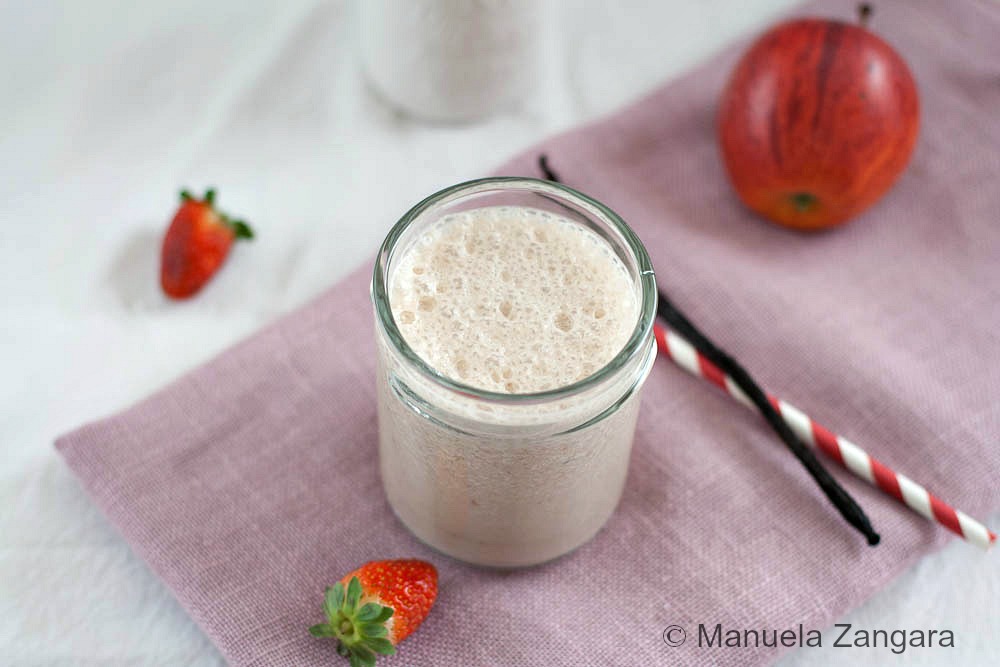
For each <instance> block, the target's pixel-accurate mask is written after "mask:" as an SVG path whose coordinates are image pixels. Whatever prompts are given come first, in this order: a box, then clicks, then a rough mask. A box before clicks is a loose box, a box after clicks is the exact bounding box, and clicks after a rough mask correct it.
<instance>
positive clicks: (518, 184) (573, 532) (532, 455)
mask: <svg viewBox="0 0 1000 667" xmlns="http://www.w3.org/2000/svg"><path fill="white" fill-rule="evenodd" d="M485 206H511V207H531V208H534V209H539V210H541V211H548V212H550V213H551V214H553V215H557V216H560V217H562V218H565V219H568V220H570V221H572V222H574V223H576V224H579V225H583V226H585V227H586V228H587V229H589V230H590V231H592V232H595V233H596V234H598V235H599V236H600V237H602V238H603V239H604V240H605V241H606V242H607V244H608V245H609V246H610V249H611V250H612V251H613V252H614V253H615V254H616V255H617V257H618V259H619V260H620V261H621V263H622V264H623V265H624V267H625V269H626V271H627V273H628V276H629V279H630V286H631V288H632V289H633V290H634V297H635V298H636V303H637V304H638V318H637V320H636V322H635V326H634V328H633V329H632V332H631V335H630V337H629V338H628V340H627V342H626V343H625V346H624V347H623V348H622V349H621V351H620V352H618V354H617V355H616V356H615V357H614V358H613V359H612V360H611V361H610V362H608V363H607V364H606V365H605V366H604V367H602V368H600V369H599V370H597V371H596V372H594V373H593V374H592V375H590V376H588V377H586V378H584V379H583V380H580V381H578V382H575V383H573V384H570V385H567V386H563V387H559V388H556V389H553V390H549V391H543V392H538V393H531V394H507V393H496V392H492V391H486V390H482V389H478V388H476V387H472V386H468V385H465V384H462V383H461V382H458V381H456V380H454V379H452V378H449V377H447V376H445V375H443V374H442V373H440V372H438V371H437V370H435V369H434V368H431V367H430V365H429V364H428V363H426V362H425V361H424V360H423V359H421V358H420V357H419V356H418V355H417V354H416V353H415V352H414V351H413V349H412V348H411V347H410V345H408V344H407V341H406V340H405V339H404V338H403V336H402V334H401V333H400V330H399V328H398V327H397V324H396V322H395V321H394V318H393V314H392V309H391V308H390V303H389V296H388V295H389V285H390V284H391V280H392V275H393V270H394V268H395V266H396V264H394V261H395V260H398V259H399V258H400V257H402V256H404V255H405V253H406V251H407V249H408V248H410V247H411V246H412V245H413V244H414V243H415V242H416V241H417V240H418V239H419V238H420V237H421V236H422V235H423V234H424V233H425V232H426V231H427V230H428V229H429V228H430V227H431V226H432V225H434V224H435V223H436V222H437V221H439V220H440V219H441V218H442V217H444V216H446V215H449V214H452V213H457V212H460V211H463V210H469V209H474V208H480V207H485ZM496 261H503V258H502V257H498V258H497V259H496ZM630 296H632V295H630ZM372 300H373V302H374V305H375V338H376V345H377V353H378V378H377V383H378V420H379V457H380V469H381V474H382V483H383V486H384V488H385V492H386V496H387V497H388V500H389V504H390V505H391V506H392V508H393V510H394V511H395V513H396V515H397V516H398V517H399V519H400V520H401V521H402V522H403V523H404V524H405V525H406V526H407V527H408V528H409V529H410V530H411V531H412V532H413V533H414V534H415V535H416V536H417V537H418V538H420V539H421V540H422V541H423V542H425V543H427V544H428V545H430V546H431V547H433V548H435V549H437V550H438V551H441V552H443V553H445V554H447V555H449V556H453V557H455V558H458V559H461V560H464V561H467V562H470V563H476V564H480V565H488V566H498V567H514V566H523V565H533V564H536V563H541V562H544V561H547V560H551V559H553V558H556V557H558V556H561V555H563V554H565V553H567V552H569V551H572V550H573V549H575V548H576V547H578V546H580V545H581V544H583V543H585V542H587V541H588V540H589V539H590V538H591V537H593V536H594V534H595V533H597V531H598V530H600V528H601V527H602V526H603V525H604V524H605V522H606V521H607V520H608V518H609V517H610V516H611V514H612V513H613V512H614V509H615V507H616V506H617V504H618V501H619V499H620V497H621V493H622V489H623V487H624V484H625V477H626V473H627V470H628V461H629V455H630V452H631V448H632V439H633V436H634V433H635V423H636V417H637V414H638V410H639V402H640V401H639V394H640V390H641V388H642V385H643V383H644V381H645V379H646V376H647V375H648V373H649V370H650V368H651V367H652V364H653V361H654V359H655V356H656V345H655V341H654V339H653V333H652V331H653V318H654V316H655V312H656V284H655V279H654V276H653V269H652V265H651V263H650V261H649V257H648V255H647V254H646V250H645V248H644V247H643V246H642V243H641V242H640V241H639V239H638V237H636V235H635V233H634V232H633V231H632V230H631V229H629V227H628V226H627V225H626V224H625V223H624V222H623V221H622V219H621V218H619V217H618V215H616V214H615V213H614V212H613V211H611V210H610V209H609V208H607V207H606V206H604V205H603V204H601V203H599V202H597V201H595V200H593V199H591V198H589V197H587V196H586V195H583V194H581V193H579V192H577V191H575V190H573V189H571V188H568V187H566V186H564V185H561V184H557V183H552V182H549V181H540V180H537V179H530V178H486V179H481V180H476V181H470V182H468V183H462V184H459V185H455V186H453V187H450V188H447V189H445V190H442V191H441V192H438V193H436V194H434V195H431V196H430V197H428V198H426V199H425V200H423V201H422V202H420V203H419V204H417V205H416V206H414V207H413V208H412V209H410V211H409V212H408V213H406V215H404V216H403V217H402V219H401V220H400V221H399V222H398V223H397V224H396V225H395V226H394V227H393V228H392V230H391V231H390V232H389V235H388V236H387V237H386V239H385V242H384V243H383V245H382V248H381V250H380V251H379V255H378V257H377V260H376V264H375V272H374V276H373V280H372Z"/></svg>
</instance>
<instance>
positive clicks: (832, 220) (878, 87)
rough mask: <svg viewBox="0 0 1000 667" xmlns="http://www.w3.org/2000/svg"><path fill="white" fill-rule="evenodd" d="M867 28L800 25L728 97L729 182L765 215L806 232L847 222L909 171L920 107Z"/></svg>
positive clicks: (766, 41) (764, 51)
mask: <svg viewBox="0 0 1000 667" xmlns="http://www.w3.org/2000/svg"><path fill="white" fill-rule="evenodd" d="M869 11H870V10H869V9H868V8H867V6H864V5H863V6H862V8H861V16H862V25H851V24H848V23H843V22H841V21H832V20H824V19H798V20H793V21H788V22H786V23H782V24H780V25H777V26H775V27H774V28H772V29H771V30H769V31H768V32H766V33H765V34H764V35H763V36H762V37H760V39H758V40H757V41H756V42H755V43H754V44H753V46H751V47H750V50H749V51H747V52H746V54H745V55H744V56H743V58H742V60H740V62H739V64H738V65H737V66H736V69H735V70H734V71H733V73H732V76H731V78H730V79H729V84H728V85H727V87H726V90H725V92H724V93H723V95H722V103H721V105H720V108H719V117H718V123H719V124H718V133H719V143H720V145H721V148H722V156H723V158H724V160H725V163H726V170H727V171H728V172H729V178H730V180H731V181H732V183H733V186H734V187H735V188H736V192H737V193H738V194H739V196H740V198H741V199H742V200H743V202H744V203H745V204H746V205H747V206H748V207H749V208H750V209H752V210H754V211H756V212H757V213H759V214H760V215H762V216H764V217H765V218H768V219H770V220H773V221H775V222H777V223H780V224H782V225H787V226H789V227H795V228H798V229H821V228H824V227H831V226H833V225H838V224H841V223H843V222H845V221H847V220H850V219H851V218H852V217H854V216H855V215H857V214H858V213H860V212H861V211H863V210H865V209H866V208H868V207H869V206H871V205H872V204H874V203H875V201H877V200H878V199H879V197H881V196H882V195H883V194H884V193H885V192H886V191H887V190H888V189H889V188H890V187H891V186H892V184H893V183H894V182H895V181H896V178H897V177H898V176H899V174H900V173H901V172H902V171H903V169H904V168H905V167H906V164H907V163H908V162H909V160H910V154H911V153H912V152H913V146H914V144H915V143H916V140H917V128H918V126H919V124H920V105H919V101H918V99H917V87H916V85H915V84H914V82H913V76H912V75H911V74H910V70H909V68H908V67H907V66H906V63H905V62H903V59H902V58H901V57H900V56H899V54H897V53H896V52H895V51H894V50H893V49H892V47H890V46H889V45H888V44H886V43H885V42H884V41H882V40H881V39H880V38H879V37H877V36H876V35H874V34H873V33H871V32H869V31H868V30H867V29H865V28H864V27H863V23H864V20H865V19H866V18H867V16H868V13H869Z"/></svg>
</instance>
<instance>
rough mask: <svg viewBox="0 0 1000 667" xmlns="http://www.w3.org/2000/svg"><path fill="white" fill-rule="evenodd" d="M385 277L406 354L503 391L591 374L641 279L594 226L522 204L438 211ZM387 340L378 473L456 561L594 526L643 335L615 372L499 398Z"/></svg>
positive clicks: (633, 399)
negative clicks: (408, 360) (406, 364)
mask: <svg viewBox="0 0 1000 667" xmlns="http://www.w3.org/2000/svg"><path fill="white" fill-rule="evenodd" d="M387 278H388V280H387V293H388V302H389V305H390V307H391V312H392V317H393V319H394V320H395V323H396V326H397V327H398V330H399V332H400V334H401V335H402V337H403V338H404V339H405V341H406V343H407V344H408V345H409V346H410V347H411V348H412V350H413V352H415V353H416V355H418V356H419V357H420V358H421V359H422V360H424V362H425V363H426V364H427V365H428V366H430V368H432V369H434V370H435V371H437V372H438V373H440V374H442V375H443V376H445V377H446V378H448V379H449V380H451V381H454V382H456V383H459V384H461V385H463V386H467V387H470V388H472V389H475V390H483V391H486V392H494V393H495V394H503V395H511V396H512V397H513V398H517V396H516V395H522V394H531V393H537V392H551V391H553V390H558V389H559V388H563V387H567V386H569V385H574V383H579V382H581V381H583V380H585V379H587V378H590V377H592V376H593V375H594V374H595V373H596V372H598V371H600V370H601V369H602V368H603V367H605V366H606V365H607V364H608V363H609V362H611V361H612V359H614V358H615V357H616V355H618V354H619V353H620V352H621V351H622V350H623V348H624V347H625V346H626V344H627V342H628V341H629V339H630V337H631V336H632V335H633V333H634V332H635V330H636V328H637V321H638V320H639V317H640V309H641V298H642V290H641V289H640V288H639V287H637V281H636V279H635V276H634V275H633V274H632V273H630V270H629V269H628V268H627V267H626V265H625V264H624V263H623V261H622V260H621V259H620V258H619V257H618V256H617V255H616V253H615V250H614V249H613V248H612V247H611V245H610V244H609V243H608V242H607V241H606V240H605V239H604V238H602V237H601V236H600V235H598V234H597V233H595V232H594V231H592V230H591V229H589V228H588V227H586V226H585V225H582V224H580V222H579V221H573V220H569V219H567V218H565V217H562V216H561V215H559V214H558V213H555V212H552V211H545V210H539V209H536V208H533V207H527V206H488V207H481V208H473V209H468V210H463V211H460V212H455V213H449V214H447V215H444V216H443V217H441V218H440V219H438V220H436V221H435V222H434V223H433V224H432V225H429V226H427V227H426V228H425V229H424V230H423V231H422V232H421V233H420V234H419V235H418V236H417V237H416V238H415V239H413V240H412V241H411V242H410V243H409V245H408V247H407V248H403V249H402V250H401V254H400V255H399V256H398V257H396V258H395V259H394V260H393V262H392V269H391V271H389V272H388V276H387ZM650 343H651V341H650ZM390 348H391V345H388V344H386V343H385V341H384V340H383V344H382V345H380V364H381V368H380V374H379V377H380V381H379V433H380V438H379V441H380V458H381V473H382V478H383V484H384V486H385V490H386V494H387V496H388V499H389V502H390V504H391V506H392V507H393V509H394V510H395V512H396V514H397V515H398V516H399V518H400V519H401V520H402V521H403V522H404V523H405V524H406V525H407V526H408V527H409V528H410V530H411V531H412V532H413V533H414V534H416V535H417V537H419V538H420V539H422V540H423V541H424V542H426V543H427V544H429V545H431V546H432V547H435V548H436V549H438V550H440V551H442V552H444V553H446V554H449V555H452V556H455V557H457V558H460V559H463V560H466V561H470V562H473V563H479V564H484V565H493V566H517V565H528V564H534V563H539V562H543V561H545V560H549V559H551V558H554V557H557V556H559V555H561V554H563V553H566V552H567V551H570V550H572V549H573V548H575V547H577V546H579V545H580V544H582V543H583V542H585V541H587V540H588V539H590V538H591V537H592V536H593V535H594V534H595V533H596V532H597V531H598V530H599V529H600V528H601V526H602V525H604V523H605V522H606V521H607V519H608V517H609V516H610V515H611V513H612V512H613V511H614V508H615V506H616V505H617V503H618V499H619V497H620V496H621V492H622V488H623V485H624V482H625V477H626V472H627V468H628V460H629V453H630V450H631V445H632V438H633V433H634V428H635V420H636V415H637V411H638V404H639V401H638V389H639V387H640V386H641V383H642V380H643V379H644V378H645V374H646V372H648V366H649V364H651V362H652V358H653V355H654V354H655V352H654V351H653V347H652V345H651V344H650V345H649V346H648V347H647V348H645V349H643V350H642V351H641V354H639V355H638V356H637V361H636V364H638V365H637V366H636V368H635V369H634V370H633V372H631V373H627V374H625V375H621V374H619V375H620V376H616V377H614V378H611V379H609V380H608V381H606V382H600V383H595V387H594V388H590V389H586V390H584V391H582V392H580V393H576V394H573V395H572V396H567V397H561V398H558V399H556V400H539V401H519V402H517V403H516V404H511V405H507V404H505V403H504V402H503V401H502V400H499V401H480V400H475V399H474V398H470V397H468V396H465V395H464V392H445V391H442V390H441V389H440V388H439V387H435V386H433V383H427V382H423V381H422V380H421V378H420V377H418V376H417V375H416V374H412V373H409V374H408V373H406V372H405V370H406V369H404V368H401V365H402V364H401V363H400V361H399V359H398V357H397V356H396V355H394V354H393V353H392V350H391V349H390ZM584 384H586V383H584ZM470 393H471V392H470Z"/></svg>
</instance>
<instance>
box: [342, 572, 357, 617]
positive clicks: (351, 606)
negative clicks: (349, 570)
mask: <svg viewBox="0 0 1000 667" xmlns="http://www.w3.org/2000/svg"><path fill="white" fill-rule="evenodd" d="M360 599H361V581H360V580H359V579H358V578H357V577H351V583H349V584H348V585H347V600H346V601H345V602H344V612H345V613H347V614H353V613H354V610H355V609H357V608H358V600H360Z"/></svg>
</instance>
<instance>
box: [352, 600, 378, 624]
mask: <svg viewBox="0 0 1000 667" xmlns="http://www.w3.org/2000/svg"><path fill="white" fill-rule="evenodd" d="M381 613H382V605H380V604H378V603H375V602H369V603H368V604H366V605H365V606H364V607H362V608H361V609H359V610H358V615H357V619H358V621H360V622H362V623H366V622H368V621H374V620H375V619H376V618H378V615H379V614H381Z"/></svg>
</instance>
